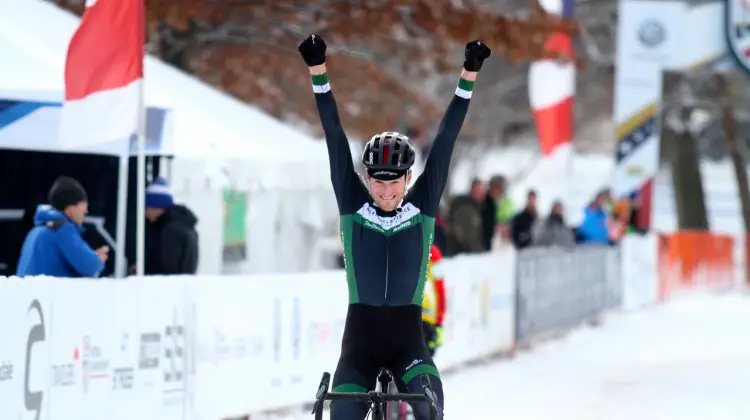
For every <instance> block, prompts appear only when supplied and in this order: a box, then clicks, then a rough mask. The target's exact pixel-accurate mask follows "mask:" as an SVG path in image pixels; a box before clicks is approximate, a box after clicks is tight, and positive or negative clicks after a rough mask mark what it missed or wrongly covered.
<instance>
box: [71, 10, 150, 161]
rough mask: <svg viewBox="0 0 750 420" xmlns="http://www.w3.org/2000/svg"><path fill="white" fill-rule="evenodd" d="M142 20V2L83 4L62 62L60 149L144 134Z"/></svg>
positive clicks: (143, 40)
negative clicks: (63, 62)
mask: <svg viewBox="0 0 750 420" xmlns="http://www.w3.org/2000/svg"><path fill="white" fill-rule="evenodd" d="M144 20H145V18H144V0H86V11H85V12H84V14H83V18H82V19H81V24H80V26H79V27H78V30H76V32H75V34H74V35H73V38H72V39H71V40H70V45H69V46H68V55H67V60H66V63H65V104H64V105H63V109H62V118H61V121H60V130H59V137H58V144H59V146H60V147H61V148H63V149H69V150H73V149H81V148H85V147H86V146H91V145H94V144H97V143H106V142H111V141H115V140H124V139H128V138H130V136H132V135H134V134H144V133H142V132H141V131H142V130H143V129H142V127H143V125H144V124H142V122H143V121H142V119H143V118H145V112H144V106H145V105H144V102H143V58H144V54H145V51H144V42H145V22H144Z"/></svg>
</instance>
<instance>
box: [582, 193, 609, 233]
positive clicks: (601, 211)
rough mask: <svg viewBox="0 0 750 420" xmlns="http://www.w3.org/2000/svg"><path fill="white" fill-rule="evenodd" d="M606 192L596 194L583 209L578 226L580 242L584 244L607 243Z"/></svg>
mask: <svg viewBox="0 0 750 420" xmlns="http://www.w3.org/2000/svg"><path fill="white" fill-rule="evenodd" d="M606 206H607V192H606V191H602V192H600V193H599V194H597V195H596V198H595V199H594V201H593V202H592V203H591V204H589V206H588V207H586V208H585V209H584V213H583V221H582V222H581V226H579V227H578V235H579V237H580V242H581V243H584V244H602V245H608V244H609V226H608V224H607V210H606Z"/></svg>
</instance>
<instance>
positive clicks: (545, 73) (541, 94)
mask: <svg viewBox="0 0 750 420" xmlns="http://www.w3.org/2000/svg"><path fill="white" fill-rule="evenodd" d="M539 4H540V5H541V6H542V8H543V9H544V10H545V11H546V12H547V13H550V14H553V15H557V16H561V17H563V18H565V19H571V18H572V17H573V0H540V1H539ZM544 47H545V50H546V51H548V52H554V53H558V54H561V55H563V56H568V57H572V56H573V41H572V40H571V39H570V37H569V36H568V35H566V34H563V33H561V32H556V33H553V34H552V35H551V36H550V37H549V38H548V39H547V40H546V42H545V46H544ZM575 85H576V79H575V66H574V65H573V64H572V63H560V62H558V61H557V60H551V59H546V60H537V61H534V62H533V63H531V66H530V67H529V101H530V103H531V109H532V111H533V113H534V121H535V122H536V131H537V135H538V136H539V146H540V149H541V151H542V155H543V161H542V162H543V164H544V166H545V167H546V168H547V171H548V175H549V177H550V178H551V179H556V180H558V182H557V183H556V185H557V187H558V191H554V192H553V195H555V196H556V198H559V199H564V198H565V196H566V195H567V185H566V183H567V178H568V176H569V168H570V161H571V151H572V150H571V149H572V142H573V99H574V97H575V87H576V86H575Z"/></svg>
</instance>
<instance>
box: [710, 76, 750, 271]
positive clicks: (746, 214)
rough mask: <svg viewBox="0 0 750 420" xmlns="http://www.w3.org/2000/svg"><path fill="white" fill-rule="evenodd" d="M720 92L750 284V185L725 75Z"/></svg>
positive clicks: (722, 118)
mask: <svg viewBox="0 0 750 420" xmlns="http://www.w3.org/2000/svg"><path fill="white" fill-rule="evenodd" d="M717 78H718V82H719V90H720V95H721V97H722V99H723V100H724V101H726V102H725V104H724V106H722V107H721V113H722V116H721V122H722V125H723V128H724V141H725V142H726V145H727V150H728V151H729V156H730V157H731V159H732V167H733V168H734V176H735V177H736V178H737V189H738V190H739V191H738V192H739V196H740V205H741V206H742V219H743V221H744V222H745V238H744V241H743V242H744V245H745V279H744V280H745V282H746V283H747V284H750V235H749V234H750V183H748V179H747V167H746V165H745V158H744V156H743V143H741V142H739V141H738V140H737V132H736V130H735V126H734V105H733V103H732V98H731V95H730V91H729V81H728V80H727V78H726V76H725V75H723V74H720V75H718V77H717Z"/></svg>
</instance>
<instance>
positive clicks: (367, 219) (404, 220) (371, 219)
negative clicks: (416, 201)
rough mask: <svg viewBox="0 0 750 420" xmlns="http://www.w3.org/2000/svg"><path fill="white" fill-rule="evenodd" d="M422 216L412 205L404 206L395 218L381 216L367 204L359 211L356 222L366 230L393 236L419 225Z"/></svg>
mask: <svg viewBox="0 0 750 420" xmlns="http://www.w3.org/2000/svg"><path fill="white" fill-rule="evenodd" d="M421 215H422V212H421V211H420V210H419V209H418V208H417V207H416V206H415V205H413V204H411V203H406V204H404V205H403V206H402V207H401V211H399V212H398V213H396V214H395V215H393V216H381V215H379V214H378V212H377V211H376V210H375V208H374V207H372V206H371V205H370V203H365V205H364V206H362V208H360V209H359V210H358V211H357V218H356V220H357V221H358V222H359V223H361V224H362V226H364V227H366V228H369V229H372V230H375V231H377V232H380V233H384V234H387V235H392V234H394V233H397V232H400V231H402V230H404V229H406V228H408V227H411V226H414V225H415V224H417V223H419V222H420V221H421Z"/></svg>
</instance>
